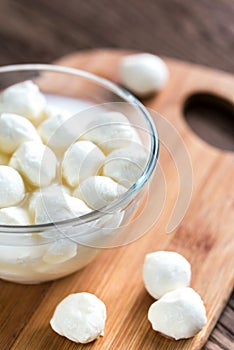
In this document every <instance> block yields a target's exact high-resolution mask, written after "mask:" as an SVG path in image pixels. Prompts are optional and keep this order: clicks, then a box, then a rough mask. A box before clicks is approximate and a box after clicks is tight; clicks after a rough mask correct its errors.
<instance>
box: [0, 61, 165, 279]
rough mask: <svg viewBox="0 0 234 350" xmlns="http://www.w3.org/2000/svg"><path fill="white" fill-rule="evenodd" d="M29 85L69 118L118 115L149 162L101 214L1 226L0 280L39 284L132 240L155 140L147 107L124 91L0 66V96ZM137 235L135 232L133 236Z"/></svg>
mask: <svg viewBox="0 0 234 350" xmlns="http://www.w3.org/2000/svg"><path fill="white" fill-rule="evenodd" d="M25 80H32V81H34V82H35V83H36V84H37V85H38V86H39V88H40V90H41V92H42V93H43V94H44V96H45V97H46V99H47V100H48V101H49V103H52V104H56V105H57V107H58V106H59V104H61V105H63V108H64V107H65V108H66V107H67V106H68V105H69V108H70V109H71V111H72V114H74V115H76V114H77V113H78V114H80V117H84V118H86V115H87V110H88V111H90V110H92V113H93V111H95V108H97V110H99V111H100V108H101V109H102V110H106V111H110V110H112V111H119V112H123V113H124V114H125V115H126V116H127V118H128V119H129V121H130V123H131V124H132V126H133V127H134V128H135V129H136V130H137V132H138V134H139V136H140V138H141V141H142V144H143V145H144V148H145V149H146V150H147V152H148V160H147V164H146V166H145V168H144V169H142V173H141V176H140V177H139V178H138V180H137V181H136V182H135V183H134V184H133V185H132V186H131V187H130V188H129V190H128V191H127V192H125V193H124V194H122V195H121V196H120V197H119V198H118V200H116V201H115V202H113V203H111V204H109V205H108V206H106V207H105V208H102V210H100V211H97V210H96V211H92V212H90V213H89V214H86V215H83V216H81V217H77V218H74V219H69V220H66V221H60V222H54V223H50V224H43V225H30V226H6V225H0V278H2V279H5V280H8V281H14V282H18V283H40V282H44V281H48V280H53V279H57V278H60V277H63V276H66V275H68V274H71V273H73V272H75V271H77V270H79V269H81V268H82V267H84V266H85V265H87V264H88V263H89V262H91V261H92V260H93V259H94V257H95V256H96V255H97V253H98V252H99V251H100V250H101V249H102V248H105V247H113V246H120V245H124V244H127V243H129V242H130V241H133V240H134V239H136V238H137V237H135V236H134V232H133V231H134V230H129V231H128V223H129V222H133V221H134V218H135V217H136V215H137V214H136V213H137V212H138V210H139V208H140V207H141V206H142V205H143V203H144V201H145V195H146V193H147V187H148V186H147V185H148V183H149V180H150V178H151V177H152V174H153V171H154V169H155V166H156V162H157V157H158V147H159V144H158V137H157V133H156V130H155V127H154V124H153V122H152V120H151V117H150V115H149V113H148V111H147V110H146V108H145V107H144V106H143V105H142V104H141V103H140V102H139V101H138V100H137V99H136V98H135V97H134V96H132V95H131V94H130V93H129V92H128V91H126V90H124V89H122V88H120V87H118V86H117V85H115V84H113V83H111V82H110V81H108V80H106V79H103V78H101V77H98V76H95V75H93V74H90V73H88V72H85V71H82V70H77V69H72V68H67V67H60V66H55V65H44V64H26V65H14V66H5V67H0V91H2V90H4V89H5V88H7V87H9V86H11V85H13V84H16V83H19V82H23V81H25ZM138 234H139V232H138Z"/></svg>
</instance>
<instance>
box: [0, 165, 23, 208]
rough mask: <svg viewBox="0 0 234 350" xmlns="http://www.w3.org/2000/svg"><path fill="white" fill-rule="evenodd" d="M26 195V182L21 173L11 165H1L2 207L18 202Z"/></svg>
mask: <svg viewBox="0 0 234 350" xmlns="http://www.w3.org/2000/svg"><path fill="white" fill-rule="evenodd" d="M24 196H25V189H24V183H23V180H22V178H21V176H20V174H19V173H18V172H17V171H16V170H15V169H12V168H11V167H9V166H6V165H0V208H3V207H10V206H13V205H15V204H18V203H19V202H20V201H22V200H23V199H24Z"/></svg>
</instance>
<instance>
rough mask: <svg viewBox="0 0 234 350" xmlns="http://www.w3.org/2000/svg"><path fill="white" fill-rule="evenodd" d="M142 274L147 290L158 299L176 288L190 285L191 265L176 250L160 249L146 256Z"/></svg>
mask: <svg viewBox="0 0 234 350" xmlns="http://www.w3.org/2000/svg"><path fill="white" fill-rule="evenodd" d="M142 275H143V281H144V284H145V288H146V290H147V291H148V293H149V294H150V295H151V296H152V297H153V298H155V299H158V298H160V297H162V296H163V295H164V294H165V293H167V292H170V291H172V290H174V289H178V288H182V287H188V286H189V284H190V280H191V267H190V264H189V262H188V261H187V260H186V259H185V258H184V257H183V256H182V255H180V254H178V253H176V252H168V251H158V252H153V253H149V254H147V255H146V256H145V261H144V265H143V271H142Z"/></svg>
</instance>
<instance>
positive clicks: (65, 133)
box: [38, 112, 80, 154]
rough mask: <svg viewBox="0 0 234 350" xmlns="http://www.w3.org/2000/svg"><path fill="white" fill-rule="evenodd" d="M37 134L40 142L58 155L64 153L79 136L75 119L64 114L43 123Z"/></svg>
mask: <svg viewBox="0 0 234 350" xmlns="http://www.w3.org/2000/svg"><path fill="white" fill-rule="evenodd" d="M38 132H39V134H40V135H41V138H42V140H43V141H44V142H45V143H46V144H47V145H48V146H49V147H50V148H51V149H52V150H53V151H54V152H56V153H58V154H61V153H63V152H65V151H66V149H67V148H68V147H69V146H70V145H71V144H72V143H73V142H74V141H75V140H76V139H77V138H78V137H79V135H80V134H79V131H78V129H77V127H76V125H75V119H74V118H70V117H69V115H67V114H66V113H64V112H63V113H59V114H56V115H54V116H52V117H50V118H49V119H46V120H45V121H43V123H41V125H40V126H39V127H38Z"/></svg>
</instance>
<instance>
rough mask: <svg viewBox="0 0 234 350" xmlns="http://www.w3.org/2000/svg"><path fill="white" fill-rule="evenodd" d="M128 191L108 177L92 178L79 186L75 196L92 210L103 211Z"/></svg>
mask: <svg viewBox="0 0 234 350" xmlns="http://www.w3.org/2000/svg"><path fill="white" fill-rule="evenodd" d="M126 191H127V189H126V188H125V187H123V186H121V185H119V184H117V183H116V182H115V181H113V180H112V179H110V178H109V177H106V176H91V177H89V178H88V179H86V180H84V181H83V182H82V183H81V184H80V186H78V187H77V188H76V189H75V191H74V193H73V195H74V196H75V197H77V198H80V199H82V200H83V201H84V202H85V203H86V204H87V205H88V206H89V207H90V208H92V209H96V210H98V209H101V208H103V207H105V206H106V205H108V204H110V203H111V202H113V201H114V200H116V199H118V197H119V196H121V195H122V194H123V193H124V192H126Z"/></svg>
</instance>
